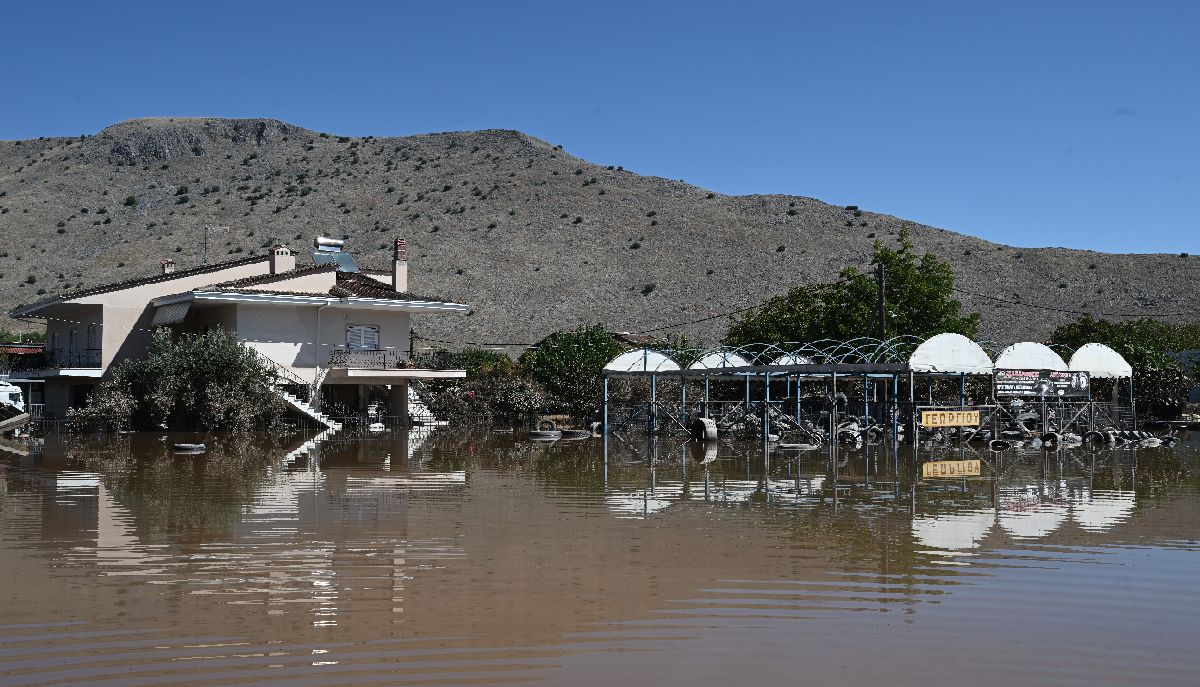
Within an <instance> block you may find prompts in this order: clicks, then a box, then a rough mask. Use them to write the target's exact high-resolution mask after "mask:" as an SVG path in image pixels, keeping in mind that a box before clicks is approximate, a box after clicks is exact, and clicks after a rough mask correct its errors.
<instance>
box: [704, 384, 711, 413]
mask: <svg viewBox="0 0 1200 687" xmlns="http://www.w3.org/2000/svg"><path fill="white" fill-rule="evenodd" d="M704 417H712V412H710V411H709V409H708V375H704Z"/></svg>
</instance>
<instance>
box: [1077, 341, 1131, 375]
mask: <svg viewBox="0 0 1200 687" xmlns="http://www.w3.org/2000/svg"><path fill="white" fill-rule="evenodd" d="M1070 369H1071V371H1072V372H1089V373H1091V375H1092V376H1093V377H1098V378H1102V379H1114V378H1122V377H1132V376H1133V366H1132V365H1130V364H1129V363H1128V362H1126V361H1125V358H1124V357H1123V356H1122V355H1121V354H1120V353H1117V352H1116V351H1114V350H1113V349H1111V348H1109V347H1108V346H1105V345H1104V344H1098V343H1090V344H1084V345H1082V346H1080V347H1079V350H1078V351H1075V355H1073V356H1071V365H1070Z"/></svg>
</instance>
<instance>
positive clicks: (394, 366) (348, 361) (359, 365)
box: [329, 348, 412, 370]
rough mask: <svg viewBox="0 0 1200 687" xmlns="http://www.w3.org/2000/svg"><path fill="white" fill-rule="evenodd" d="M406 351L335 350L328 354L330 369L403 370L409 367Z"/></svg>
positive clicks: (388, 349)
mask: <svg viewBox="0 0 1200 687" xmlns="http://www.w3.org/2000/svg"><path fill="white" fill-rule="evenodd" d="M411 362H412V359H411V357H410V356H409V354H408V351H400V350H396V349H391V348H387V349H380V350H373V349H355V350H336V351H333V352H332V353H330V354H329V367H330V368H334V369H337V368H348V369H355V370H403V369H407V368H409V367H411V365H410V363H411Z"/></svg>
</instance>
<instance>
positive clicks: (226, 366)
mask: <svg viewBox="0 0 1200 687" xmlns="http://www.w3.org/2000/svg"><path fill="white" fill-rule="evenodd" d="M110 374H111V378H110V379H109V380H108V381H106V382H104V383H102V384H101V385H100V388H99V389H98V390H97V391H96V393H94V394H92V396H91V397H90V398H89V399H88V404H87V406H86V407H84V408H82V409H78V410H72V411H71V413H70V414H69V415H68V420H69V421H70V422H71V423H72V426H74V427H78V428H80V429H88V428H92V429H96V428H99V427H100V426H102V425H104V424H108V425H110V426H112V427H113V428H114V429H126V428H130V427H139V428H143V429H150V428H155V427H162V426H168V427H172V428H179V429H182V428H191V427H198V428H200V429H204V430H249V429H252V428H254V427H256V426H259V427H261V426H266V425H269V424H272V423H274V422H275V421H276V420H278V418H279V417H280V416H281V415H282V414H283V411H284V404H283V401H282V400H281V399H280V398H279V396H278V395H277V394H276V393H275V391H274V389H273V388H272V387H273V385H274V383H275V381H276V379H275V371H274V369H273V368H272V367H271V365H270V364H269V363H268V362H267V361H266V360H265V359H263V358H262V357H260V356H259V355H258V354H257V353H255V352H254V351H252V350H250V349H249V348H247V347H245V346H243V345H242V344H241V342H239V341H238V340H237V338H236V337H235V336H234V335H233V334H231V333H229V332H226V331H224V330H221V329H215V330H212V331H209V332H205V333H203V334H184V335H182V336H181V337H179V338H178V339H177V340H173V339H172V338H171V334H170V332H169V331H167V330H166V329H163V328H159V329H157V330H155V332H154V335H153V340H152V342H151V347H150V353H149V355H148V356H147V357H146V358H144V359H141V360H128V361H125V362H123V363H119V364H118V365H116V366H114V367H113V368H112V369H111V371H110Z"/></svg>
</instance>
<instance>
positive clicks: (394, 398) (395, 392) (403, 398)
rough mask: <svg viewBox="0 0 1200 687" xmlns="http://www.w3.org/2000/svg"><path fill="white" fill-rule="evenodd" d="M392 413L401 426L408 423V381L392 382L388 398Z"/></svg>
mask: <svg viewBox="0 0 1200 687" xmlns="http://www.w3.org/2000/svg"><path fill="white" fill-rule="evenodd" d="M388 405H389V406H391V412H392V415H394V416H396V417H397V418H398V422H399V423H400V426H401V427H408V426H409V425H410V422H409V417H408V382H400V383H397V384H392V389H391V397H390V398H389V399H388Z"/></svg>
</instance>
